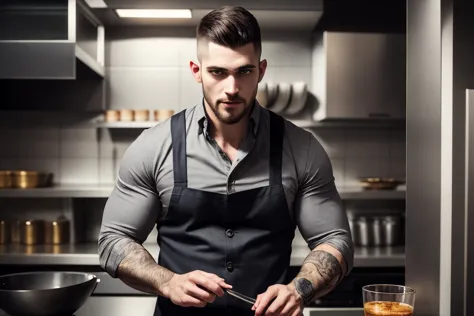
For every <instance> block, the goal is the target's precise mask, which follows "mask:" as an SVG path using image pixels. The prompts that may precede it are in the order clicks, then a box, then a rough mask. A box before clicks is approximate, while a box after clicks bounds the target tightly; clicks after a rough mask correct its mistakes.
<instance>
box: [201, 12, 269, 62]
mask: <svg viewBox="0 0 474 316" xmlns="http://www.w3.org/2000/svg"><path fill="white" fill-rule="evenodd" d="M196 36H197V39H198V41H199V40H200V39H202V38H205V39H207V40H209V41H211V42H213V43H215V44H218V45H222V46H225V47H229V48H238V47H241V46H244V45H246V44H248V43H252V44H253V46H254V49H255V52H256V53H257V55H258V56H259V58H260V55H261V52H262V39H261V34H260V26H259V25H258V21H257V19H256V18H255V17H254V16H253V14H252V13H250V12H249V11H247V10H246V9H244V8H242V7H239V6H224V7H222V8H219V9H215V10H213V11H211V12H209V13H208V14H206V15H205V16H204V17H203V18H202V19H201V21H200V22H199V25H198V26H197V29H196Z"/></svg>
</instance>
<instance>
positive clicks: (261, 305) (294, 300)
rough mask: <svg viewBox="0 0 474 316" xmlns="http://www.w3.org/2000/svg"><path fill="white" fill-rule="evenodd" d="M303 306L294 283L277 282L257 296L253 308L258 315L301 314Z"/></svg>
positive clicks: (288, 315) (296, 315)
mask: <svg viewBox="0 0 474 316" xmlns="http://www.w3.org/2000/svg"><path fill="white" fill-rule="evenodd" d="M303 307H304V306H303V300H302V298H301V296H300V295H299V294H298V292H297V291H296V289H295V287H294V286H293V285H292V284H289V285H284V284H276V285H272V286H270V287H269V288H268V289H267V290H266V291H265V293H262V294H259V295H258V296H257V301H256V302H255V305H254V306H252V310H255V315H256V316H263V315H265V316H276V315H278V316H299V315H301V313H302V312H303Z"/></svg>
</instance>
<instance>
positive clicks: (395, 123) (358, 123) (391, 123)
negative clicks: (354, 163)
mask: <svg viewBox="0 0 474 316" xmlns="http://www.w3.org/2000/svg"><path fill="white" fill-rule="evenodd" d="M289 121H290V122H292V123H293V124H295V125H296V126H299V127H301V128H359V127H364V128H381V127H403V126H405V125H404V124H405V122H404V121H403V120H352V121H351V120H341V121H323V122H319V121H312V120H291V119H290V120H289ZM158 123H160V122H159V121H142V122H140V121H132V122H121V121H118V122H105V121H95V122H92V123H90V124H91V125H92V126H95V127H99V128H111V129H114V128H117V129H118V128H123V129H127V128H135V129H145V128H149V127H153V126H155V125H156V124H158ZM88 125H89V124H88ZM89 126H90V125H89Z"/></svg>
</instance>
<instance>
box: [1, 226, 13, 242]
mask: <svg viewBox="0 0 474 316" xmlns="http://www.w3.org/2000/svg"><path fill="white" fill-rule="evenodd" d="M10 237H11V235H10V223H9V222H7V221H4V220H1V221H0V245H5V244H9V243H10V241H11V238H10Z"/></svg>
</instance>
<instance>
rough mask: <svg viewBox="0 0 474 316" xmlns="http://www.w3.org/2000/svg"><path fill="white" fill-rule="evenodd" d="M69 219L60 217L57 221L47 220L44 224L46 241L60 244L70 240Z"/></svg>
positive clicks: (46, 242)
mask: <svg viewBox="0 0 474 316" xmlns="http://www.w3.org/2000/svg"><path fill="white" fill-rule="evenodd" d="M69 230H70V225H69V221H68V220H67V219H66V218H65V217H60V218H58V219H57V220H55V221H46V222H45V225H44V243H45V244H53V245H60V244H66V243H68V242H69Z"/></svg>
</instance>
